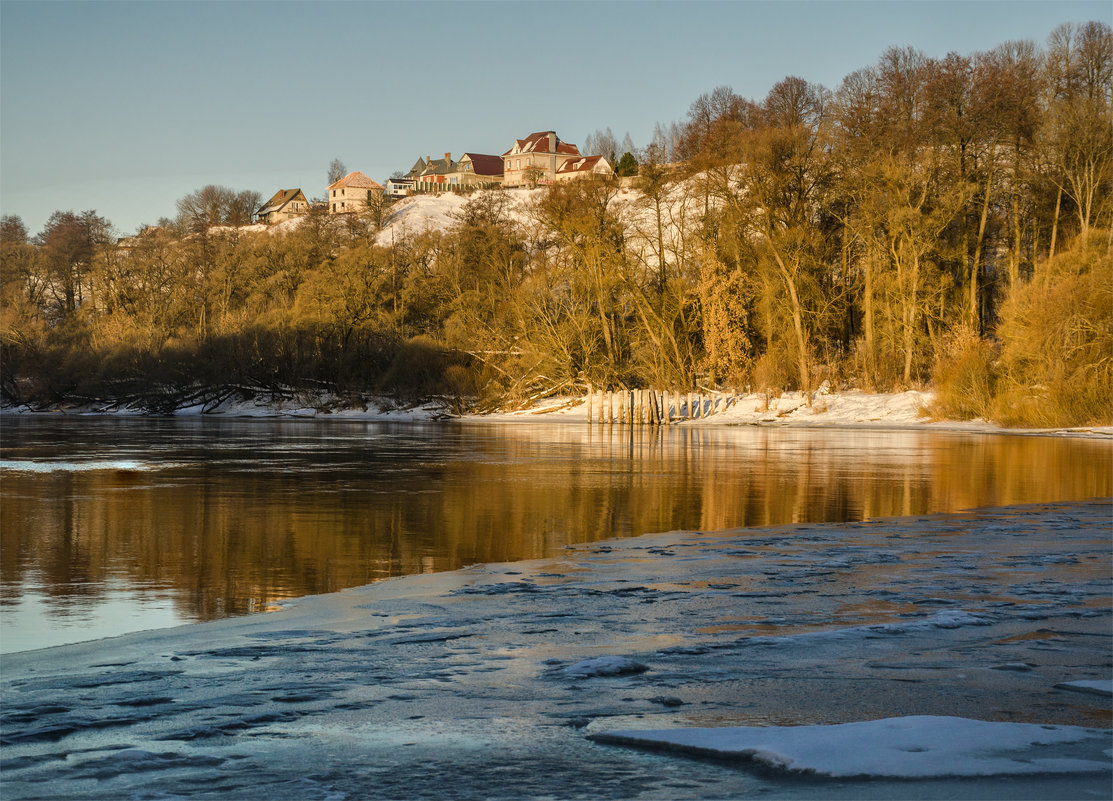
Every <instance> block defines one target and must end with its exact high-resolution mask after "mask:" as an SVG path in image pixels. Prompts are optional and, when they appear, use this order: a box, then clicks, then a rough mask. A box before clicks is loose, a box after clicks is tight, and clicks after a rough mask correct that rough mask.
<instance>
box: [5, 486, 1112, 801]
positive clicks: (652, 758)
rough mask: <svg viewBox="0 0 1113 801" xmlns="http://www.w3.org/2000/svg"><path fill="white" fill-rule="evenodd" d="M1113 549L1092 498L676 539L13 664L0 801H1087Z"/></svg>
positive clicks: (1104, 505)
mask: <svg viewBox="0 0 1113 801" xmlns="http://www.w3.org/2000/svg"><path fill="white" fill-rule="evenodd" d="M1110 539H1111V524H1110V504H1109V501H1108V500H1103V501H1095V502H1090V503H1059V504H1043V505H1030V506H1018V507H1007V508H999V509H988V510H982V511H978V512H971V513H962V514H951V515H925V516H920V517H908V518H899V519H889V520H872V521H868V522H861V523H842V524H810V525H798V526H787V527H775V528H763V529H739V530H735V531H728V532H716V533H680V532H678V533H672V534H662V535H654V536H650V537H642V538H637V539H626V540H612V541H608V542H604V543H594V544H582V545H577V546H572V547H570V548H569V549H567V551H566V552H565V553H564V555H563V556H561V557H558V558H555V559H546V560H536V561H530V562H518V563H512V564H511V563H507V564H495V565H485V566H481V567H472V568H466V569H463V570H458V571H454V572H448V573H441V574H436V575H421V576H410V577H406V578H401V579H396V580H390V581H385V582H380V583H377V584H373V585H369V586H366V587H361V588H357V589H351V590H346V591H344V592H340V593H334V594H331V595H321V596H315V597H307V598H303V599H299V600H297V601H292V602H288V603H287V605H286V608H285V609H283V610H282V611H280V612H276V613H273V614H266V615H256V616H250V617H241V618H233V619H227V620H219V621H214V622H211V623H201V624H196V625H190V626H185V627H180V628H175V629H167V630H160V631H153V632H146V633H136V634H129V635H126V636H124V637H120V638H116V639H111V640H102V641H98V642H92V643H80V644H74V645H67V646H62V647H59V648H54V649H47V650H39V651H28V652H23V653H14V654H8V655H6V656H4V657H3V658H2V667H3V674H2V675H3V678H2V692H3V699H4V703H3V709H2V715H3V720H2V729H0V731H2V742H3V764H2V776H0V779H2V783H3V784H2V790H3V797H4V799H5V801H14V799H31V798H38V799H47V798H97V799H101V798H103V799H173V798H220V799H338V800H339V799H365V798H381V799H417V798H454V799H457V798H459V799H469V798H476V799H480V798H482V799H503V798H505V799H521V798H535V799H540V798H558V799H578V798H584V799H597V798H644V799H688V798H748V797H761V798H825V799H830V798H1008V799H1024V798H1055V799H1062V798H1095V797H1096V798H1101V797H1105V798H1108V797H1110V795H1111V790H1110V788H1111V778H1113V776H1111V771H1110V765H1111V762H1113V751H1111V750H1110V749H1111V747H1113V742H1111V736H1110V732H1109V726H1110V701H1111V699H1110V696H1109V691H1108V687H1109V680H1110V677H1111V676H1113V660H1111V638H1110V631H1111V622H1113V620H1111V609H1110V606H1111V603H1110V598H1111V556H1110ZM893 718H898V719H900V720H899V721H897V722H887V723H885V724H873V725H872V726H858V727H847V728H842V729H834V728H831V727H833V726H835V725H837V724H846V723H855V722H861V721H878V720H882V719H893ZM946 718H951V720H947V719H946ZM972 721H983V722H989V723H993V724H996V725H994V726H988V727H983V726H979V725H978V724H977V723H973V722H972ZM1020 723H1029V724H1032V723H1034V724H1041V725H1042V726H1043V728H1041V729H1039V732H1037V734H1038V736H1036V735H1033V734H1032V732H1034V731H1036V730H1035V729H1029V728H1024V727H1017V726H1016V725H1015V724H1020ZM719 727H731V729H730V736H729V737H728V736H727V735H726V734H724V733H723V732H721V731H720V730H719ZM739 727H743V728H741V729H740V728H739ZM772 727H776V729H774V728H772ZM879 727H880V728H879ZM884 727H888V729H885V728H884ZM663 729H685V730H688V731H690V732H691V731H692V730H695V729H700V730H709V729H714V731H700V732H696V733H695V735H694V741H698V742H700V743H703V744H704V745H708V744H711V745H712V746H714V745H715V744H716V743H718V744H720V745H722V744H724V743H725V744H726V745H727V746H730V745H732V744H733V746H737V747H734V748H733V751H732V750H731V748H729V747H724V748H723V749H720V751H721V752H722V753H721V754H720V755H721V756H725V757H727V758H726V759H719V760H710V759H705V758H699V757H698V756H697V757H693V756H691V755H684V754H678V753H676V752H674V751H669V752H661V751H659V750H651V749H643V748H642V747H641V746H642V745H645V744H646V743H645V740H652V739H653V737H654V736H655V735H651V734H650V735H646V734H645V732H646V731H658V730H663ZM759 729H760V730H762V731H759V732H758V733H759V734H762V733H763V732H764V734H767V735H769V736H768V737H767V738H765V739H764V740H761V739H759V741H758V742H759V746H757V747H756V749H757V750H756V751H755V747H748V746H747V745H746V743H747V742H751V743H752V742H754V741H753V739H752V734H753V731H754V730H759ZM616 731H623V732H627V733H629V732H634V731H636V732H642V734H641V735H615V734H613V733H614V732H616ZM724 731H725V730H724ZM886 731H893V732H897V733H898V734H899V736H898V735H897V734H894V735H893V736H891V737H890V736H888V735H887V734H886ZM774 734H776V737H773V735H774ZM832 734H834V736H833V737H832V736H831V735H832ZM623 737H626V740H623V739H622V738H623ZM746 737H751V739H750V740H747V739H746ZM732 738H733V739H732ZM739 738H740V739H739ZM665 739H668V738H667V737H666V738H665ZM673 739H677V738H675V737H674V738H673ZM617 742H626V744H625V745H620V744H616V743H617ZM816 743H819V745H818V746H817V745H816ZM825 743H826V744H825ZM650 744H651V743H650ZM836 745H837V747H836ZM884 747H889V748H892V749H895V750H898V751H901V752H902V753H903V754H904V756H903V757H902V758H901V759H902V761H899V762H898V761H897V760H895V759H893V760H888V761H881V764H882V766H883V767H884V766H885V765H888V769H881V768H878V764H879V760H878V759H877V758H876V755H877V749H878V748H884ZM809 749H811V750H810V751H809ZM817 749H818V750H817ZM711 751H714V748H712V749H711ZM702 753H705V754H706V753H710V751H708V750H706V749H705V750H704V751H703V752H702ZM809 755H810V756H809ZM925 755H926V756H925ZM808 759H811V760H812V761H811V762H808V761H807V760H808ZM905 762H907V764H909V765H914V766H918V767H913V768H909V769H907V770H904V771H903V772H902V768H900V765H903V764H905ZM894 766H895V767H894ZM925 766H927V768H930V769H925ZM925 770H926V772H925ZM894 771H895V772H894ZM979 774H992V775H990V776H980V775H979ZM924 775H928V776H932V777H933V778H930V779H924V778H907V777H911V776H924Z"/></svg>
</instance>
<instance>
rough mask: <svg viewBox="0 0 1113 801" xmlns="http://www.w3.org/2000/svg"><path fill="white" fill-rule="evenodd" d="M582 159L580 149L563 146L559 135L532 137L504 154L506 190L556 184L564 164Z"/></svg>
mask: <svg viewBox="0 0 1113 801" xmlns="http://www.w3.org/2000/svg"><path fill="white" fill-rule="evenodd" d="M579 158H583V155H582V154H581V153H580V149H579V148H578V147H576V146H575V145H571V144H568V143H567V142H562V141H561V139H560V137H558V136H557V135H556V131H539V132H537V133H532V134H530V135H529V136H527V137H526V138H525V139H517V140H515V141H514V146H513V147H512V148H510V149H509V150H507V151H506V152H505V153H503V154H502V161H503V186H525V185H528V184H537V183H541V184H548V183H552V182H553V181H554V180H555V179H556V173H557V170H559V169H560V168H561V166H562V165H563V164H564V162H566V161H568V160H569V159H579Z"/></svg>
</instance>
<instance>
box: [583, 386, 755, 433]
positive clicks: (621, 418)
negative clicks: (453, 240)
mask: <svg viewBox="0 0 1113 801" xmlns="http://www.w3.org/2000/svg"><path fill="white" fill-rule="evenodd" d="M733 400H734V396H733V395H722V394H720V393H715V394H713V395H707V394H703V393H699V392H688V393H681V392H662V391H659V390H655V389H630V390H623V391H620V392H615V391H613V390H608V391H603V390H599V391H593V390H591V389H590V388H589V389H588V392H587V397H586V398H585V402H586V403H587V422H588V424H591V423H598V424H599V425H605V424H607V423H611V424H618V425H635V426H636V425H668V424H669V423H675V422H679V421H681V420H699V419H703V418H707V417H710V416H711V415H713V414H715V413H717V412H721V411H725V410H726V409H727V408H729V407H730V404H731V402H732V401H733Z"/></svg>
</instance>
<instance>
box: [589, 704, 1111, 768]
mask: <svg viewBox="0 0 1113 801" xmlns="http://www.w3.org/2000/svg"><path fill="white" fill-rule="evenodd" d="M592 738H593V739H594V740H596V741H598V742H603V743H614V744H619V745H632V746H645V747H654V748H663V749H667V750H675V751H679V752H682V753H688V754H694V755H699V756H712V757H719V758H725V757H731V758H738V759H746V760H751V761H753V762H756V763H759V764H761V765H763V766H766V767H770V768H776V769H778V770H785V771H789V772H792V773H807V774H814V775H817V776H829V777H836V778H837V777H884V778H900V779H924V778H939V777H948V776H998V775H1027V774H1033V773H1089V772H1100V771H1105V770H1108V769H1109V763H1108V760H1105V759H1102V758H1100V757H1102V755H1103V749H1104V748H1105V747H1106V746H1107V745H1108V743H1109V733H1108V732H1103V731H1100V730H1097V729H1086V728H1082V727H1079V726H1043V725H1038V724H1034V723H1001V722H991V721H982V720H969V719H965V718H958V717H948V716H933V715H917V716H911V717H899V718H886V719H883V720H871V721H857V722H853V723H841V724H835V725H830V726H734V727H724V728H687V729H659V730H631V731H606V732H599V733H596V734H593V735H592ZM1063 743H1072V744H1080V743H1081V744H1085V745H1087V746H1092V750H1093V755H1094V758H1088V759H1087V758H1082V759H1080V758H1077V757H1062V756H1058V755H1054V754H1053V752H1052V751H1051V749H1047V752H1046V753H1045V752H1044V751H1042V750H1041V748H1040V747H1041V746H1055V745H1060V744H1063Z"/></svg>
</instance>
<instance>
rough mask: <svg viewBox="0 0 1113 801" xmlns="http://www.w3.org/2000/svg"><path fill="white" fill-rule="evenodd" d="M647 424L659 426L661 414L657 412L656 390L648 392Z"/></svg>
mask: <svg viewBox="0 0 1113 801" xmlns="http://www.w3.org/2000/svg"><path fill="white" fill-rule="evenodd" d="M649 422H650V424H651V425H655V426H659V425H661V413H660V412H659V411H658V410H657V390H655V389H651V390H649Z"/></svg>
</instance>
